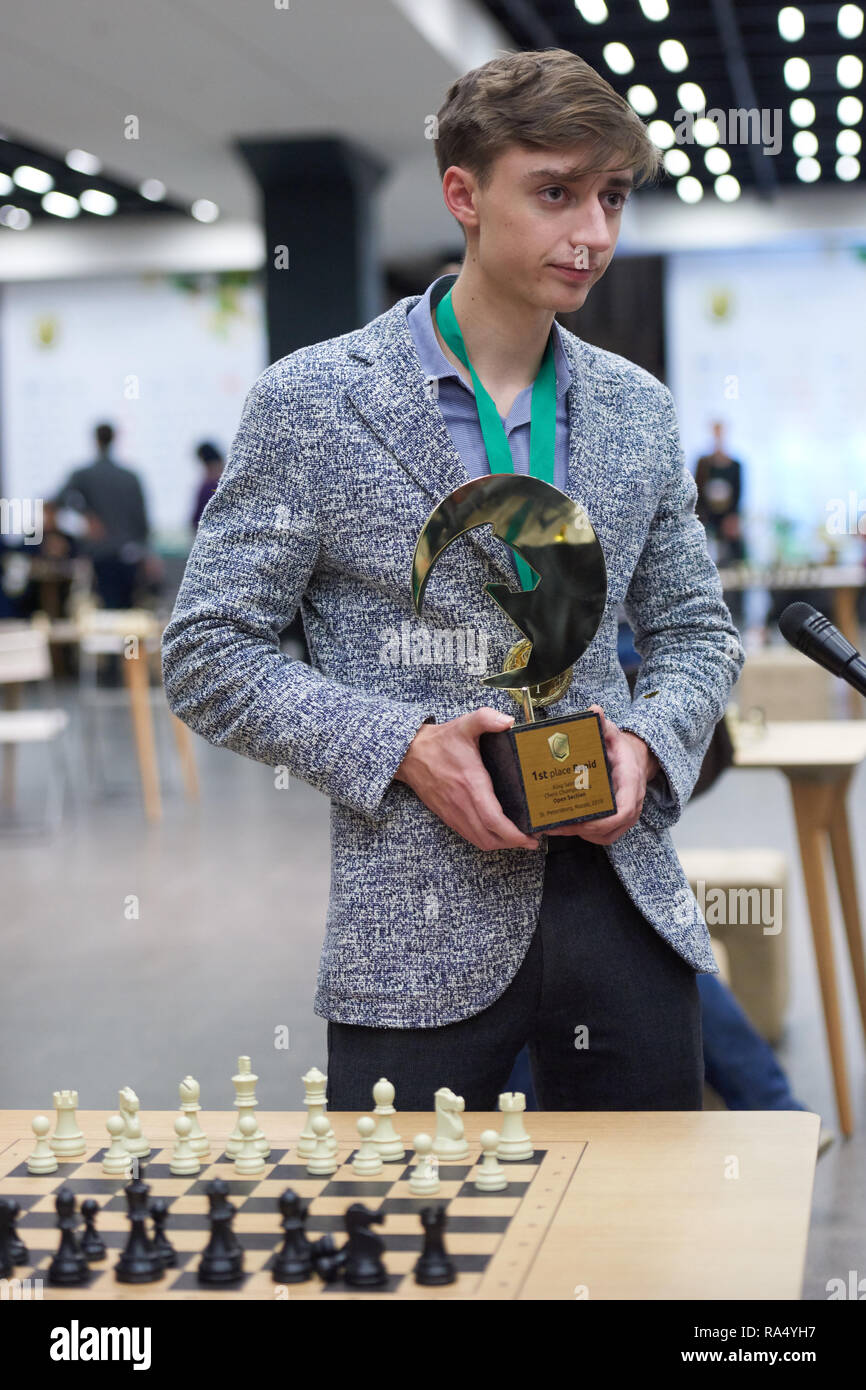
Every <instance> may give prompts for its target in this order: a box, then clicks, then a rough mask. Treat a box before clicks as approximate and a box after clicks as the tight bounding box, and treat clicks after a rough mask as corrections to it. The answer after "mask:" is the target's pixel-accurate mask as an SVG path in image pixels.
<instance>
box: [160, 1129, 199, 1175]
mask: <svg viewBox="0 0 866 1390" xmlns="http://www.w3.org/2000/svg"><path fill="white" fill-rule="evenodd" d="M191 1131H192V1121H191V1120H190V1118H189V1115H178V1117H177V1119H176V1120H175V1122H174V1132H175V1134H176V1135H177V1138H176V1139H175V1141H174V1148H173V1150H172V1154H171V1162H170V1163H169V1165H168V1171H169V1172H170V1173H174V1175H175V1177H177V1178H186V1177H192V1176H193V1174H195V1173H197V1172H198V1171H199V1169H200V1168H201V1164H200V1163H199V1161H198V1158H197V1157H196V1155H195V1154H194V1153H193V1151H192V1149H191V1148H190V1143H189V1136H190V1133H191Z"/></svg>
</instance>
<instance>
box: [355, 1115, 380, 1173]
mask: <svg viewBox="0 0 866 1390" xmlns="http://www.w3.org/2000/svg"><path fill="white" fill-rule="evenodd" d="M375 1128H376V1121H375V1120H374V1119H373V1117H372V1116H371V1115H362V1116H361V1118H360V1120H359V1121H358V1133H359V1135H360V1136H361V1145H360V1148H359V1149H358V1152H357V1153H356V1154H355V1158H354V1161H353V1163H352V1172H353V1173H357V1174H358V1177H360V1178H367V1177H370V1176H371V1174H373V1173H381V1171H382V1155H381V1154H380V1153H379V1150H378V1149H377V1148H376V1145H375V1144H374V1143H373V1131H374V1130H375Z"/></svg>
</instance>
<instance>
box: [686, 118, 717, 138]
mask: <svg viewBox="0 0 866 1390" xmlns="http://www.w3.org/2000/svg"><path fill="white" fill-rule="evenodd" d="M692 133H693V135H694V137H695V139H696V140H697V142H698V144H699V145H717V144H718V143H719V127H718V126H717V125H716V123H715V121H711V120H709V118H708V117H707V116H699V117H698V119H697V120H696V121H695V124H694V130H693V132H692Z"/></svg>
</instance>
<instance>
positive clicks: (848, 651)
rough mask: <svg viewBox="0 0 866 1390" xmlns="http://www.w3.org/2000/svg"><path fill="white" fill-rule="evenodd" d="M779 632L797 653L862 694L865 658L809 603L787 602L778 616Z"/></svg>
mask: <svg viewBox="0 0 866 1390" xmlns="http://www.w3.org/2000/svg"><path fill="white" fill-rule="evenodd" d="M779 631H780V632H781V634H782V636H783V637H784V638H785V641H786V642H790V643H791V646H792V647H796V649H797V651H798V652H802V653H803V655H804V656H808V657H809V659H810V660H811V661H817V663H818V665H819V666H823V667H824V669H825V671H831V672H832V673H833V675H834V676H841V677H842V679H843V680H846V681H847V682H848V684H849V685H853V687H854V689H855V690H859V692H860V694H861V695H866V661H864V660H863V657H862V656H861V655H860V653H859V652H858V650H857V648H856V647H852V646H851V643H850V642H849V641H848V638H847V637H843V636H842V633H841V632H840V631H839V629H838V628H837V627H834V626H833V624H832V623H831V622H830V619H829V618H825V617H824V614H823V613H819V612H818V610H817V608H813V607H812V605H811V603H789V604H788V607H787V608H786V609H785V611H784V613H783V614H782V616H781V618H780V619H779Z"/></svg>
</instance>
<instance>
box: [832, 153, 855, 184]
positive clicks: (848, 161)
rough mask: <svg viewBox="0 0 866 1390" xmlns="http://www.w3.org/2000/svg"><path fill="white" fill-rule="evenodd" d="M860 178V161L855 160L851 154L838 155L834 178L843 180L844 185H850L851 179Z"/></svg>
mask: <svg viewBox="0 0 866 1390" xmlns="http://www.w3.org/2000/svg"><path fill="white" fill-rule="evenodd" d="M859 176H860V161H859V159H855V158H854V156H853V154H843V155H840V156H839V158H838V159H837V160H836V177H837V179H843V180H844V181H845V183H850V182H851V180H852V179H856V178H859Z"/></svg>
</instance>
